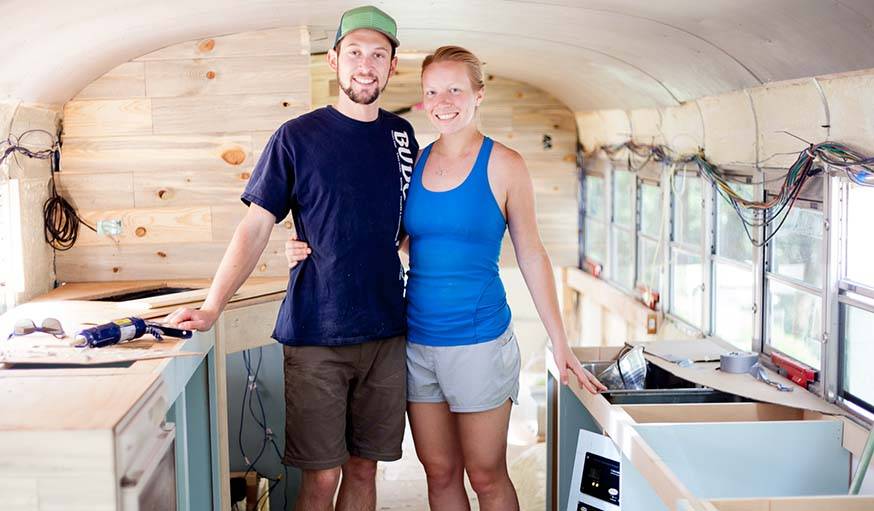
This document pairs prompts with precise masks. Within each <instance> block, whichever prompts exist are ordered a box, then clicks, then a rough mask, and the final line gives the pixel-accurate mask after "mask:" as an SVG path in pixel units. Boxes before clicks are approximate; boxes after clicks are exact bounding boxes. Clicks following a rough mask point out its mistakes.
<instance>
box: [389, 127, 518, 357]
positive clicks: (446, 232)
mask: <svg viewBox="0 0 874 511" xmlns="http://www.w3.org/2000/svg"><path fill="white" fill-rule="evenodd" d="M492 145H493V142H492V140H491V139H490V138H488V137H485V138H483V142H482V146H481V147H480V150H479V154H478V155H477V157H476V162H475V163H474V165H473V169H471V171H470V173H469V174H468V176H467V177H466V178H465V180H464V181H462V183H461V184H460V185H458V186H456V187H455V188H453V189H451V190H447V191H444V192H432V191H430V190H427V189H426V188H425V187H424V186H423V185H422V173H423V171H424V169H425V162H427V161H428V156H430V154H431V148H432V146H433V144H431V145H429V146H428V147H426V148H425V150H424V151H423V152H422V156H421V157H420V158H419V161H418V162H417V163H416V167H415V169H414V170H413V176H412V179H411V181H410V191H409V195H408V198H407V207H406V208H405V209H404V225H405V227H406V230H407V232H408V233H409V235H410V271H409V275H408V278H407V339H408V340H409V341H410V342H414V343H418V344H427V345H431V346H460V345H466V344H477V343H480V342H486V341H490V340H492V339H495V338H497V337H498V336H500V335H501V334H502V333H503V332H504V331H505V330H506V329H507V327H508V326H509V324H510V307H509V306H508V305H507V296H506V293H505V292H504V285H503V284H502V283H501V279H500V277H499V276H498V257H499V255H500V253H501V240H502V239H503V237H504V231H505V230H506V227H507V222H506V221H505V220H504V215H503V213H502V212H501V208H500V207H499V206H498V203H497V201H495V196H494V194H493V193H492V189H491V186H490V185H489V174H488V166H489V156H490V155H491V152H492Z"/></svg>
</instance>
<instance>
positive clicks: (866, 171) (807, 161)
mask: <svg viewBox="0 0 874 511" xmlns="http://www.w3.org/2000/svg"><path fill="white" fill-rule="evenodd" d="M623 149H627V150H628V151H629V154H628V168H629V170H631V171H632V172H637V171H639V170H640V169H642V168H643V167H644V166H645V165H646V164H647V163H649V162H650V161H655V162H659V163H661V164H663V165H665V166H669V167H671V168H672V169H676V168H677V166H678V165H683V166H685V165H688V164H695V165H696V166H697V168H698V170H699V172H700V174H701V176H702V177H704V178H705V179H707V180H708V181H709V182H710V183H711V184H713V185H714V187H715V188H716V191H717V192H718V193H719V195H720V196H721V197H722V198H723V199H724V200H725V201H726V202H728V203H729V204H730V205H731V207H732V209H734V211H735V212H736V213H737V215H738V217H739V218H740V220H741V223H742V225H743V228H744V232H745V233H746V235H747V238H749V240H750V242H751V243H752V244H753V245H754V246H756V247H761V246H764V245H765V244H766V243H768V242H769V241H771V239H773V237H774V236H775V235H776V234H777V231H779V230H780V227H782V226H783V223H784V222H785V221H786V217H787V216H788V215H789V211H791V209H792V207H793V206H794V204H795V201H796V200H797V199H798V196H799V194H800V193H801V190H802V189H803V188H804V185H805V184H806V183H807V181H808V180H809V179H810V178H811V177H813V176H815V175H817V174H819V173H821V172H823V169H822V168H821V167H820V166H817V165H815V163H816V162H817V161H819V162H821V163H823V164H824V165H825V167H826V169H829V168H832V167H834V168H839V169H842V170H843V171H844V172H845V173H846V175H847V177H848V178H849V179H850V180H851V181H852V182H853V183H855V184H857V185H860V186H874V158H871V157H865V156H863V155H862V154H860V153H859V152H857V151H855V150H853V149H851V148H850V147H848V146H846V145H844V144H840V143H837V142H821V143H819V144H811V145H810V147H808V148H805V149H804V150H802V151H800V152H799V153H798V157H797V158H796V159H795V162H794V163H793V164H792V165H791V166H790V167H789V171H788V172H787V173H786V174H785V175H783V176H782V177H780V178H778V179H777V181H780V180H782V181H783V184H782V185H781V186H780V190H779V192H778V193H776V194H773V195H772V196H771V197H770V198H766V200H763V201H755V200H749V199H746V198H744V197H742V196H741V195H740V194H739V193H738V192H737V191H736V190H735V189H734V187H732V185H731V182H730V180H729V178H728V177H726V176H725V174H724V173H723V172H721V171H720V169H719V167H717V166H716V165H714V164H712V163H710V162H709V161H707V159H706V158H705V156H704V153H703V151H699V152H698V153H695V154H689V155H679V156H677V155H675V153H674V152H673V151H672V150H671V149H670V148H669V147H668V146H665V145H661V144H658V145H645V144H638V143H635V142H633V141H627V142H623V143H621V144H613V145H609V146H603V147H602V150H603V151H604V152H605V153H606V154H607V155H608V156H609V157H611V158H612V157H614V156H615V155H616V154H618V153H619V152H620V151H622V150H623ZM632 154H633V155H635V156H637V157H639V158H644V162H643V163H642V164H641V165H639V166H638V167H636V168H635V167H633V166H632V164H631V155H632ZM781 215H782V218H781ZM778 219H779V223H778V224H777V227H776V228H775V229H772V230H771V232H770V233H769V234H768V235H767V236H766V238H765V239H764V240H762V241H761V242H759V241H756V239H755V238H754V237H753V235H752V234H751V232H750V230H751V229H756V228H760V227H767V226H769V225H770V224H772V223H773V222H775V221H777V220H778Z"/></svg>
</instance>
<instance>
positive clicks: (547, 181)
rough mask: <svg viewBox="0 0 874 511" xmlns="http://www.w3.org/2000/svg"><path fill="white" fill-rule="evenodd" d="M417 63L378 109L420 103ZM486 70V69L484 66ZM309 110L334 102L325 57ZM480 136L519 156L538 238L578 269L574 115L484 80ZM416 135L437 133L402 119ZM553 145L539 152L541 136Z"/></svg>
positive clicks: (542, 96) (541, 96)
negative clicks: (528, 179) (528, 180)
mask: <svg viewBox="0 0 874 511" xmlns="http://www.w3.org/2000/svg"><path fill="white" fill-rule="evenodd" d="M421 62H422V58H421V57H419V58H404V56H403V55H401V59H400V61H399V65H398V73H397V74H396V75H395V76H394V77H393V78H391V79H390V80H389V85H388V87H387V88H386V91H385V96H384V97H383V101H382V105H383V108H385V109H387V110H396V109H399V108H403V107H408V106H410V105H414V104H416V103H419V102H421V100H422V91H421V87H420V84H419V72H420V68H421ZM485 70H486V71H488V66H486V69H485ZM311 76H312V85H311V89H312V97H313V106H323V105H326V104H331V103H333V101H334V99H335V98H336V95H337V83H336V77H335V75H334V73H333V72H332V71H331V69H330V68H329V67H328V65H327V62H326V60H325V56H324V55H313V56H312V73H311ZM479 115H480V125H481V128H482V130H483V132H484V133H485V134H486V135H488V136H490V137H492V138H494V139H495V140H496V141H499V142H501V143H503V144H506V145H507V146H509V147H511V148H513V149H515V150H517V151H519V152H520V153H521V154H522V156H524V158H525V161H526V162H527V164H528V169H529V171H530V172H531V176H532V179H533V181H534V189H535V193H536V199H537V216H538V224H539V226H540V234H541V236H542V238H543V241H544V244H545V245H546V249H547V250H548V252H549V255H550V257H551V258H552V263H553V264H554V265H556V266H576V265H577V177H576V159H575V158H576V157H575V151H576V138H577V136H576V123H575V122H576V121H575V119H574V114H573V112H571V111H570V110H569V109H568V108H567V107H565V106H564V105H563V104H562V103H561V102H559V101H558V100H557V99H555V98H554V97H552V96H550V95H549V94H547V93H546V92H544V91H542V90H540V89H538V88H535V87H532V86H530V85H528V84H525V83H522V82H516V81H513V80H509V79H506V78H501V77H497V76H493V75H487V83H486V95H485V99H484V101H483V103H482V105H481V107H480V114H479ZM404 117H405V118H406V119H408V120H409V121H410V122H411V123H412V124H413V127H414V129H415V131H416V138H417V139H418V141H419V144H420V145H421V146H422V147H424V146H425V145H426V144H429V143H431V142H432V141H434V139H435V138H436V136H437V133H436V132H435V131H434V129H433V128H432V126H431V123H430V122H428V119H427V118H426V116H425V114H424V112H422V111H421V110H414V111H411V112H410V113H407V114H405V115H404ZM544 135H548V136H549V137H550V138H551V140H552V148H551V149H544V147H543V136H544ZM501 254H502V256H501V264H502V265H503V266H515V257H514V254H513V248H512V246H511V245H510V244H509V237H505V240H504V247H503V250H502V252H501Z"/></svg>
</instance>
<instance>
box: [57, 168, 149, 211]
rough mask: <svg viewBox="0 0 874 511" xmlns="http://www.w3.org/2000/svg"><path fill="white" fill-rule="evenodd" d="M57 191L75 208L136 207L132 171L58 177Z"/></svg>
mask: <svg viewBox="0 0 874 511" xmlns="http://www.w3.org/2000/svg"><path fill="white" fill-rule="evenodd" d="M55 185H56V186H57V187H58V192H59V193H60V194H61V195H63V196H64V197H66V198H67V200H69V201H70V203H71V204H72V205H73V207H75V208H76V209H98V208H109V209H128V208H133V207H134V185H133V174H132V173H130V172H112V173H99V174H98V173H95V174H71V173H68V172H63V173H61V174H60V175H57V176H55Z"/></svg>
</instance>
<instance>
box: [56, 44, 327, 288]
mask: <svg viewBox="0 0 874 511" xmlns="http://www.w3.org/2000/svg"><path fill="white" fill-rule="evenodd" d="M309 62H310V57H309V46H308V37H307V33H306V31H305V30H303V29H301V28H299V27H286V28H278V29H270V30H260V31H252V32H244V33H238V34H230V35H224V36H218V37H214V38H207V39H201V40H195V41H187V42H182V43H179V44H174V45H172V46H168V47H166V48H163V49H160V50H157V51H155V52H152V53H150V54H148V55H144V56H142V57H140V58H138V59H134V60H133V61H130V62H125V63H123V64H121V65H119V66H117V67H116V68H115V69H112V70H110V71H109V72H108V73H106V74H105V75H104V76H102V77H100V78H98V79H96V80H95V81H94V82H92V83H91V84H90V85H88V86H87V87H86V88H85V89H83V90H82V92H81V94H79V95H78V96H77V97H75V98H74V99H73V100H71V101H70V102H68V103H67V104H66V106H65V122H64V126H65V137H64V145H63V155H62V174H61V176H60V179H59V180H58V182H59V184H60V189H61V193H62V194H64V195H65V196H66V197H67V198H69V199H70V200H71V201H72V202H73V203H74V205H75V206H76V208H77V209H78V210H79V213H80V214H81V215H82V217H83V218H85V219H86V220H87V221H89V222H94V221H96V220H98V219H120V220H121V221H122V224H123V233H122V234H121V235H120V236H117V237H115V238H114V239H111V238H108V237H98V236H97V235H96V234H95V233H93V232H91V231H88V230H85V229H83V230H81V231H80V236H79V240H78V242H77V245H76V247H75V248H74V249H73V250H70V251H68V252H59V253H58V254H57V268H58V278H59V279H60V280H83V279H88V280H119V279H164V278H174V277H187V278H191V277H204V278H206V277H212V276H213V274H214V272H215V269H216V267H217V266H218V263H219V261H220V259H221V257H222V255H223V254H224V251H225V248H226V247H227V243H228V241H229V240H230V239H231V237H232V236H233V233H234V230H235V229H236V227H237V225H238V224H239V222H240V220H241V219H242V218H243V216H244V215H245V212H246V208H245V206H243V205H242V203H240V199H239V197H240V193H241V192H242V191H243V189H244V188H245V186H246V183H247V182H248V180H249V178H250V177H251V174H252V169H253V168H254V165H255V162H256V160H257V157H258V156H260V154H261V152H262V150H263V148H264V145H265V144H266V143H267V140H268V139H269V137H270V135H272V133H273V132H274V131H275V130H276V129H277V128H278V127H279V126H280V125H281V124H282V123H283V122H285V121H286V120H288V119H290V118H293V117H295V116H297V115H299V114H301V113H303V112H305V111H307V110H308V109H309V105H310V91H309V88H310V79H309V67H310V64H309ZM253 149H254V150H253ZM291 227H293V226H291V223H290V221H288V222H283V223H280V224H279V225H277V226H276V227H275V228H274V231H273V233H272V235H271V239H272V240H273V241H272V242H271V245H270V246H269V247H268V250H267V251H266V252H265V254H264V256H263V257H262V260H261V261H260V262H259V264H258V265H257V266H256V268H255V272H254V274H255V275H256V276H287V274H288V268H287V264H286V262H285V258H284V256H283V255H282V251H283V243H284V240H285V239H286V238H287V237H288V234H289V232H291V231H290V228H291Z"/></svg>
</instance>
